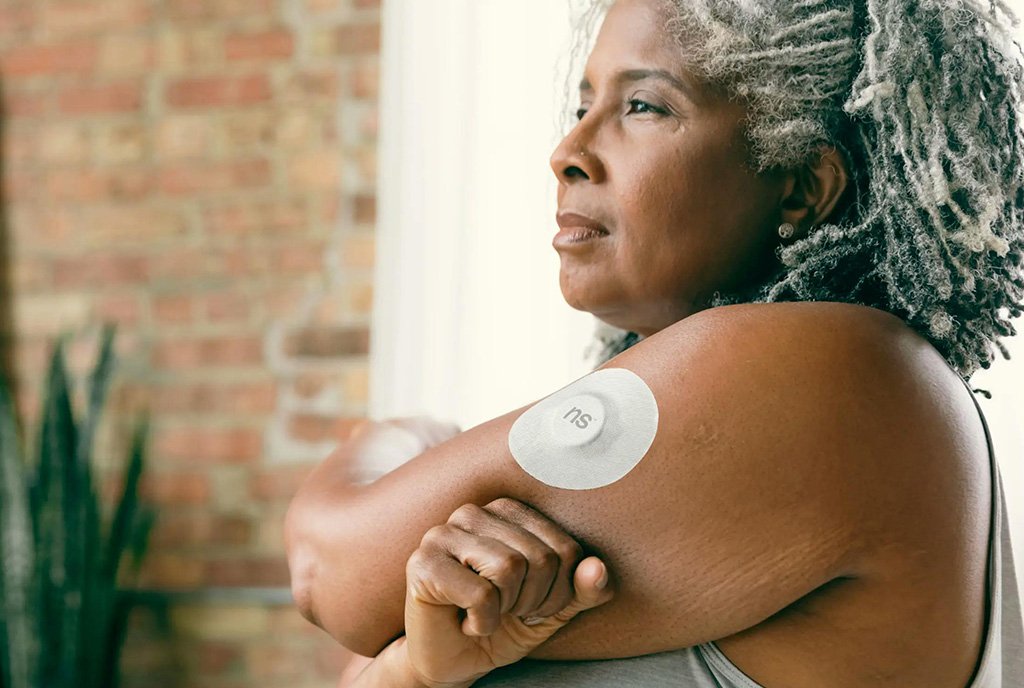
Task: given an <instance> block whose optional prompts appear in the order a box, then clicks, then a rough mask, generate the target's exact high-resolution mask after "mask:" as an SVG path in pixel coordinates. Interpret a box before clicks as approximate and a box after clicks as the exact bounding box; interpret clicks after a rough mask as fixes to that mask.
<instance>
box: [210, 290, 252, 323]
mask: <svg viewBox="0 0 1024 688" xmlns="http://www.w3.org/2000/svg"><path fill="white" fill-rule="evenodd" d="M199 307H200V311H201V312H202V314H203V316H204V317H205V318H206V319H207V320H209V321H210V322H217V323H219V322H229V321H246V320H248V319H249V317H250V314H251V312H252V302H251V300H250V299H249V297H248V296H246V295H245V294H230V293H216V294H207V295H205V296H203V297H202V298H201V299H200V300H199Z"/></svg>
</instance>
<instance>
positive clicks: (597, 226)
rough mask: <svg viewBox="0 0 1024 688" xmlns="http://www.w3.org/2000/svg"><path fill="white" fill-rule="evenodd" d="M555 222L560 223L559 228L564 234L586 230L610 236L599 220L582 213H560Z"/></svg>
mask: <svg viewBox="0 0 1024 688" xmlns="http://www.w3.org/2000/svg"><path fill="white" fill-rule="evenodd" d="M555 220H556V221H557V222H558V226H559V227H560V228H561V229H562V232H574V233H575V232H580V231H582V230H586V231H587V232H590V233H594V234H602V235H607V234H608V228H607V227H605V226H604V225H603V224H601V223H600V222H598V221H597V220H595V219H593V218H591V217H587V216H586V215H583V214H581V213H574V212H568V211H566V212H562V213H558V215H557V217H556V218H555Z"/></svg>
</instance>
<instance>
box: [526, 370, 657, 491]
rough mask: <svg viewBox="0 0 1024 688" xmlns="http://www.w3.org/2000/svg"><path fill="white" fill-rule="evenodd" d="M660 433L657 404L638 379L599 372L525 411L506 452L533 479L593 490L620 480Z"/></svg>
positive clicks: (622, 372)
mask: <svg viewBox="0 0 1024 688" xmlns="http://www.w3.org/2000/svg"><path fill="white" fill-rule="evenodd" d="M657 431H658V403H657V401H655V399H654V393H653V392H651V389H650V387H648V386H647V384H646V383H645V382H644V381H643V380H642V379H641V378H640V376H639V375H637V374H636V373H634V372H633V371H631V370H626V369H625V368H603V369H601V370H595V371H594V372H592V373H590V374H588V375H585V376H584V377H581V378H580V379H579V380H576V381H575V382H572V383H570V384H568V385H567V386H565V387H563V388H562V389H560V390H558V391H557V392H555V393H554V394H551V395H549V396H547V397H545V398H543V399H541V400H540V401H538V402H537V403H536V404H534V405H533V406H531V407H530V408H529V409H527V410H526V412H525V413H523V414H522V415H521V416H519V418H518V419H516V422H515V423H513V424H512V429H511V430H510V431H509V434H508V448H509V451H511V452H512V457H513V458H514V459H515V460H516V462H517V463H518V464H519V465H520V466H522V468H523V470H524V471H526V472H527V473H529V474H530V475H532V476H533V477H534V478H536V479H537V480H539V481H541V482H542V483H545V484H547V485H551V486H552V487H561V488H564V489H567V490H592V489H594V488H598V487H604V486H605V485H610V484H611V483H613V482H615V481H616V480H619V479H621V478H623V477H624V476H625V475H626V474H627V473H629V472H630V471H631V470H633V468H634V467H635V466H636V465H637V464H638V463H640V459H642V458H643V457H644V455H645V454H646V453H647V450H648V449H650V447H651V444H652V443H653V442H654V436H655V434H656V433H657Z"/></svg>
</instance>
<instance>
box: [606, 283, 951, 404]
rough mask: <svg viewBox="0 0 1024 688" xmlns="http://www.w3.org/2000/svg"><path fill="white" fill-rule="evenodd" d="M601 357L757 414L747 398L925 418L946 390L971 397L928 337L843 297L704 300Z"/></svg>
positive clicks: (946, 396) (943, 399)
mask: <svg viewBox="0 0 1024 688" xmlns="http://www.w3.org/2000/svg"><path fill="white" fill-rule="evenodd" d="M605 365H606V366H609V367H616V366H623V367H629V368H632V369H633V370H634V372H636V373H637V374H639V375H640V376H641V377H644V374H645V373H646V374H648V375H650V376H652V378H653V379H654V380H655V381H656V382H657V381H659V380H660V381H661V382H662V384H664V385H665V386H666V389H665V392H666V393H667V394H668V395H669V396H668V398H666V401H669V402H671V401H672V396H673V395H672V391H673V390H675V391H677V392H679V393H682V392H683V391H684V390H685V391H686V393H687V394H693V393H694V392H695V391H697V389H699V392H700V394H701V395H704V396H710V397H716V396H719V395H724V396H725V397H726V398H727V399H728V401H729V403H731V404H733V405H734V406H737V407H740V408H743V409H744V410H746V411H750V412H752V413H755V414H756V413H757V412H758V409H756V408H749V407H750V406H752V405H754V404H757V403H765V402H768V401H770V400H775V401H777V402H779V403H780V404H782V408H788V409H790V410H792V411H798V410H802V411H804V412H805V413H810V414H819V413H821V412H826V411H828V412H832V413H840V412H843V413H856V414H858V415H860V416H861V417H862V418H863V417H865V414H866V415H867V416H870V415H876V416H877V415H879V414H884V413H886V412H891V411H896V410H898V411H899V412H900V413H901V414H903V415H904V417H906V414H908V413H915V412H918V413H920V415H921V417H922V419H923V418H925V417H927V416H928V415H929V414H931V413H932V412H934V411H935V408H934V407H935V405H936V404H942V403H945V402H946V401H947V400H948V399H949V398H950V397H954V398H955V397H960V399H961V401H963V400H967V401H968V402H969V397H968V395H967V394H966V390H965V389H964V387H963V384H962V383H961V381H960V379H959V377H958V376H957V375H956V373H955V372H954V371H953V370H952V368H950V367H949V366H948V365H947V364H946V362H945V361H944V360H943V358H942V356H941V355H940V354H939V352H938V351H937V350H936V349H935V347H934V346H933V345H932V344H931V343H929V342H928V341H927V340H925V339H924V338H923V337H921V336H920V335H919V334H918V333H916V332H915V331H914V330H912V329H911V328H910V327H909V326H908V325H907V324H906V323H904V322H903V321H902V320H901V319H899V318H898V317H896V316H895V315H892V314H891V313H887V312H885V311H881V310H878V309H875V308H869V307H866V306H858V305H854V304H846V303H835V302H796V303H771V304H739V305H734V306H723V307H719V308H713V309H708V310H705V311H701V312H699V313H696V314H694V315H692V316H690V317H688V318H685V319H684V320H681V321H679V322H677V323H675V324H674V325H672V326H670V327H668V328H666V329H664V330H662V331H661V332H658V333H656V334H654V335H652V336H650V337H648V338H647V339H645V340H643V341H641V342H640V343H638V344H637V345H635V346H634V347H632V348H631V349H628V350H626V351H625V352H623V353H622V354H620V355H619V356H617V357H616V358H614V359H612V360H611V361H609V362H608V363H606V364H605ZM684 381H685V384H673V383H681V382H684ZM695 388H696V389H695ZM725 400H726V399H722V401H723V402H724V401H725ZM774 411H776V412H777V411H779V407H774ZM790 417H791V418H793V419H794V420H799V418H798V417H797V416H790ZM807 419H808V418H806V417H805V420H807Z"/></svg>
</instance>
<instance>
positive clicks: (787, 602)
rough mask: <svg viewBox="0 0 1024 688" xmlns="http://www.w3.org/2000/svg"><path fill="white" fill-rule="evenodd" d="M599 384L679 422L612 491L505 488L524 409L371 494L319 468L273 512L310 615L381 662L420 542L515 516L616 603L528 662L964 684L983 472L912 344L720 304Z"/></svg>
mask: <svg viewBox="0 0 1024 688" xmlns="http://www.w3.org/2000/svg"><path fill="white" fill-rule="evenodd" d="M605 367H624V368H627V369H629V370H631V371H633V372H634V373H636V374H637V375H639V376H640V377H641V378H643V379H644V380H645V382H647V384H648V386H650V387H651V389H652V391H653V393H654V395H655V397H656V398H657V399H658V400H659V405H660V406H661V407H662V408H663V409H664V410H665V413H666V417H672V418H674V419H675V422H673V423H671V424H666V425H665V426H664V428H663V430H662V431H659V434H658V436H657V438H656V439H655V442H654V444H653V445H652V447H651V450H650V451H649V452H648V454H647V455H646V456H645V458H644V460H643V461H641V463H640V464H639V465H638V466H637V468H635V469H634V470H633V471H632V472H631V473H629V474H628V475H627V476H626V477H625V478H623V479H622V480H620V481H618V482H616V483H613V484H612V485H609V486H607V487H604V488H601V489H598V490H590V491H583V492H575V491H565V490H559V489H556V488H551V487H548V486H546V485H544V484H542V483H539V482H537V481H535V480H533V479H532V478H531V477H530V476H528V475H527V474H525V473H524V472H523V471H522V470H520V469H519V467H518V465H517V464H516V463H515V461H514V459H513V458H512V456H511V454H510V453H509V452H508V447H507V433H508V430H509V428H510V427H511V425H512V423H513V422H514V421H515V419H516V418H517V417H518V416H519V415H520V414H521V413H522V412H523V411H525V409H526V408H527V407H523V408H520V409H516V410H514V411H512V412H510V413H508V414H505V415H503V416H500V417H498V418H495V419H494V420H492V421H488V422H486V423H483V424H481V425H479V426H477V427H474V428H470V429H469V430H467V431H466V432H463V433H462V434H460V435H458V436H456V437H454V438H452V439H451V440H449V441H447V442H444V443H442V444H440V445H438V446H436V447H433V448H431V449H428V450H427V451H425V452H424V453H423V454H421V455H419V456H417V457H416V458H414V459H413V460H411V461H410V462H409V463H407V464H405V465H403V466H402V467H400V468H398V469H397V470H395V471H393V472H392V473H389V474H388V475H386V476H384V477H382V478H381V479H379V480H378V481H376V482H374V483H372V484H369V485H365V486H352V485H350V484H348V483H347V476H346V475H345V473H344V470H339V466H338V463H339V461H338V460H337V459H336V460H334V461H332V460H331V459H328V460H327V461H325V462H324V463H323V464H322V465H321V466H318V467H317V468H316V469H315V470H314V472H313V473H312V474H311V475H310V478H309V480H308V481H307V483H306V484H305V485H304V486H303V488H302V489H301V490H300V493H299V494H298V495H297V497H296V500H295V502H293V505H292V509H290V511H289V526H288V541H289V560H290V562H291V564H292V567H293V568H292V570H293V575H294V576H295V578H294V579H293V586H294V588H295V590H296V597H297V599H298V600H300V606H301V607H302V608H303V610H304V611H305V613H306V614H307V615H308V616H309V617H310V618H312V619H316V620H317V621H318V622H319V624H320V625H321V626H322V627H323V628H324V629H325V630H327V631H328V632H329V633H331V634H332V635H333V636H334V637H335V638H337V639H338V640H339V642H341V643H342V644H343V645H345V646H346V647H348V648H350V649H351V650H353V651H355V652H357V653H359V654H363V655H376V654H377V653H379V652H380V651H381V650H382V649H383V648H384V647H385V646H386V645H387V644H388V643H390V642H391V641H392V640H393V639H395V638H396V637H398V636H399V635H400V634H401V633H402V631H403V610H404V600H405V586H406V580H405V576H404V569H405V564H406V561H407V560H408V559H409V557H410V555H411V554H412V553H413V551H415V550H416V549H417V547H418V546H419V545H420V542H421V540H422V538H423V535H424V534H425V533H426V532H427V531H428V530H429V529H430V528H431V527H432V526H435V525H438V524H442V523H445V522H446V521H447V519H448V518H449V516H450V515H451V514H452V513H453V512H454V511H455V510H457V509H458V508H459V507H460V506H462V505H464V504H467V503H473V504H477V505H484V504H487V503H489V502H491V501H493V500H495V499H497V498H499V497H510V498H512V499H515V500H518V501H521V502H524V503H525V504H528V505H530V506H531V507H532V508H534V509H536V510H538V511H540V512H541V513H543V514H545V515H546V516H547V517H548V518H550V519H552V520H553V521H555V522H556V523H558V524H560V525H561V526H562V528H563V529H564V530H565V531H566V532H567V533H569V534H570V535H572V536H573V538H574V539H576V540H577V541H578V542H580V543H581V544H583V545H584V548H585V551H586V552H587V553H588V554H595V555H597V556H599V557H600V558H601V560H602V561H603V562H605V563H606V564H607V566H608V570H609V572H610V574H611V577H612V583H613V584H614V585H615V589H616V595H615V598H614V599H612V600H611V601H610V602H608V603H607V604H604V605H602V606H600V607H598V608H596V609H592V610H588V611H586V612H584V613H582V614H580V615H579V616H578V617H577V618H576V619H575V620H574V621H573V622H572V623H571V624H569V625H567V626H565V627H564V628H562V629H561V630H560V631H559V632H558V633H557V634H556V635H555V636H553V637H552V638H551V639H550V640H549V641H548V642H546V643H545V644H543V645H541V646H540V647H539V648H537V649H536V650H535V651H533V652H531V654H530V657H532V658H535V659H607V658H614V657H628V656H636V655H641V654H647V653H650V652H659V651H663V650H671V649H677V648H683V647H690V646H692V645H696V644H699V643H703V642H708V641H710V640H717V641H718V642H719V643H720V646H721V647H723V648H724V649H725V651H726V653H727V656H729V657H730V658H731V659H733V660H734V661H736V662H737V664H738V666H740V668H741V669H743V670H744V671H746V672H747V673H748V674H749V675H750V676H752V677H753V678H754V679H755V680H758V681H759V682H761V683H762V684H763V685H765V686H768V688H775V687H776V686H792V687H794V688H804V687H805V686H806V687H808V688H809V687H810V686H821V685H830V686H839V687H841V688H846V687H848V686H849V687H857V688H861V687H864V688H866V687H867V686H877V685H886V684H885V683H881V684H880V683H879V682H878V681H877V677H878V676H879V675H886V676H890V677H892V678H891V681H892V682H891V683H890V685H900V686H937V687H939V688H946V687H948V688H955V687H957V686H959V688H962V686H963V685H966V680H967V678H968V676H969V674H970V672H971V670H972V668H973V666H974V663H975V661H976V659H977V651H978V643H979V639H980V635H981V630H982V620H983V619H982V614H983V610H984V578H983V576H984V561H985V551H986V546H987V533H988V520H987V519H988V500H989V493H988V470H989V468H988V461H987V452H986V446H985V441H984V434H983V431H982V428H981V426H980V421H979V419H978V417H977V413H976V411H975V409H974V406H973V403H972V402H971V400H970V398H969V396H968V394H967V391H966V389H965V388H964V387H963V386H962V384H961V383H960V381H959V380H958V379H957V378H956V376H955V374H954V373H953V372H952V371H951V370H950V369H949V368H948V367H947V366H946V365H945V363H944V362H943V361H942V359H941V357H940V356H939V355H938V353H937V352H935V351H934V349H932V348H931V346H930V345H929V344H927V343H926V342H924V341H923V340H921V339H920V338H919V337H918V336H917V335H915V334H914V333H913V332H912V331H910V330H909V329H908V328H906V327H905V325H903V323H902V322H901V321H899V320H898V319H896V318H895V317H893V316H889V315H887V314H884V313H881V312H879V311H875V310H872V309H867V308H863V307H858V306H849V305H844V304H823V303H799V304H761V305H755V306H729V307H723V308H715V309H710V310H706V311H702V312H700V313H697V314H695V315H693V316H691V317H689V318H686V319H685V320H683V321H681V322H679V323H676V324H675V325H673V326H671V327H669V328H666V329H665V330H663V331H661V332H659V333H657V334H655V335H652V336H651V337H649V338H648V339H646V340H644V341H642V342H640V343H638V344H637V345H635V346H634V347H633V348H631V349H629V350H628V351H626V352H623V353H622V354H620V355H619V356H617V357H616V358H615V359H613V360H612V361H609V363H608V364H606V366H605ZM341 463H343V461H342V462H341ZM342 468H343V466H342ZM908 495H913V497H912V498H908ZM922 618H928V619H933V620H934V623H928V624H922V623H921V619H922ZM950 628H956V629H958V631H960V634H959V635H956V636H955V637H951V636H950V634H949V632H948V629H950ZM730 653H731V654H730ZM773 684H774V685H773Z"/></svg>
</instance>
